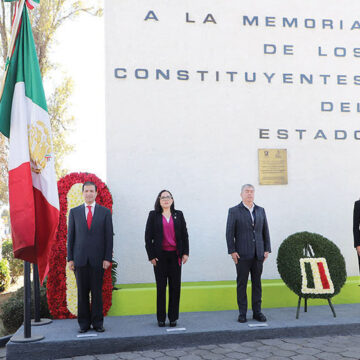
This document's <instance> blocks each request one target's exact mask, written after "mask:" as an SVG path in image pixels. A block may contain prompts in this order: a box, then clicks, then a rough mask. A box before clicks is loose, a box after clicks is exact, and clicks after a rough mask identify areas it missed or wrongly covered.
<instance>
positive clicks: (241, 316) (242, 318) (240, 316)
mask: <svg viewBox="0 0 360 360" xmlns="http://www.w3.org/2000/svg"><path fill="white" fill-rule="evenodd" d="M246 321H247V320H246V315H245V314H240V315H239V317H238V322H240V323H245V322H246Z"/></svg>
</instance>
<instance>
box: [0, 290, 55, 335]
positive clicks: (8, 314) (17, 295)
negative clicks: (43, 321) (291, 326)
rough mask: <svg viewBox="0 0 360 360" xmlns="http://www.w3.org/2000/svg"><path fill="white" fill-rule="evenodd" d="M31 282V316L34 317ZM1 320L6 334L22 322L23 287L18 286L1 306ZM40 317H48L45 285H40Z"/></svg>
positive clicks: (10, 332)
mask: <svg viewBox="0 0 360 360" xmlns="http://www.w3.org/2000/svg"><path fill="white" fill-rule="evenodd" d="M33 289H34V287H33V283H31V317H32V318H34V291H33ZM0 317H1V320H2V322H3V324H4V328H5V331H6V333H7V334H13V333H14V332H15V331H16V330H17V329H18V328H19V327H20V326H21V325H22V323H23V322H24V288H23V287H22V288H20V289H19V290H17V291H16V292H14V294H13V295H12V296H11V297H10V298H9V299H8V300H6V301H5V302H4V303H3V305H2V306H1V315H0ZM40 317H41V318H50V317H51V316H50V313H49V308H48V304H47V298H46V287H44V286H41V287H40Z"/></svg>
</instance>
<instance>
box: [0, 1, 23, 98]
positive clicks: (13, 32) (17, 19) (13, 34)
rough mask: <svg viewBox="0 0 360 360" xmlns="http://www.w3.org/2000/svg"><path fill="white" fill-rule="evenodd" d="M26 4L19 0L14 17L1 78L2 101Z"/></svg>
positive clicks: (0, 96)
mask: <svg viewBox="0 0 360 360" xmlns="http://www.w3.org/2000/svg"><path fill="white" fill-rule="evenodd" d="M24 4H25V0H19V7H18V10H17V13H16V17H15V19H14V24H13V26H12V29H11V38H10V46H9V48H8V53H7V56H6V64H5V72H4V75H3V78H2V80H1V87H0V101H1V98H2V95H3V92H4V87H5V81H6V77H7V73H8V69H9V62H10V59H11V55H12V52H13V50H14V45H15V40H16V36H17V33H18V29H19V24H20V19H21V16H22V12H23V9H24Z"/></svg>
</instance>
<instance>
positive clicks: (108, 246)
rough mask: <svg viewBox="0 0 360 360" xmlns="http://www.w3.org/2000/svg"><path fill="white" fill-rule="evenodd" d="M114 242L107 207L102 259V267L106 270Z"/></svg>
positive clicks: (109, 262) (110, 259) (110, 217)
mask: <svg viewBox="0 0 360 360" xmlns="http://www.w3.org/2000/svg"><path fill="white" fill-rule="evenodd" d="M113 244H114V229H113V223H112V215H111V211H110V210H109V209H107V211H106V214H105V258H104V260H103V268H104V269H105V270H106V269H107V268H108V267H109V266H110V264H111V262H112V254H113Z"/></svg>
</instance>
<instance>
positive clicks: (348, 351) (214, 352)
mask: <svg viewBox="0 0 360 360" xmlns="http://www.w3.org/2000/svg"><path fill="white" fill-rule="evenodd" d="M0 358H1V357H0ZM70 359H73V360H118V359H126V360H133V359H134V360H135V359H138V360H145V359H148V360H152V359H154V360H177V359H178V360H226V359H231V360H234V359H240V360H241V359H244V360H262V359H266V360H283V359H291V360H318V359H324V360H337V359H347V360H359V359H360V335H347V336H322V337H312V338H284V339H271V340H258V341H251V342H244V343H239V344H216V345H201V346H196V347H184V348H176V349H162V350H156V351H154V350H149V351H134V352H122V353H116V354H106V355H95V356H92V355H91V356H77V357H73V358H63V359H61V360H70Z"/></svg>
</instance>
